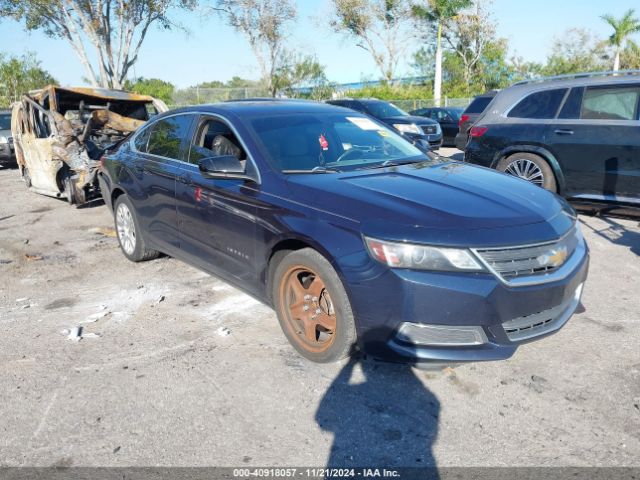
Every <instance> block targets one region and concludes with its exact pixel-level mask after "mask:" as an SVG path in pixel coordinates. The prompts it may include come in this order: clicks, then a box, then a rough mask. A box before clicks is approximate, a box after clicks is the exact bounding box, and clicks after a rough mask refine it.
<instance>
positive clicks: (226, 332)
mask: <svg viewBox="0 0 640 480" xmlns="http://www.w3.org/2000/svg"><path fill="white" fill-rule="evenodd" d="M216 333H217V334H218V335H220V336H221V337H227V336H229V335H231V330H229V329H228V328H227V327H220V328H218V330H216Z"/></svg>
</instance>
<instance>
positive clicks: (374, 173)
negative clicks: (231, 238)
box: [288, 161, 574, 246]
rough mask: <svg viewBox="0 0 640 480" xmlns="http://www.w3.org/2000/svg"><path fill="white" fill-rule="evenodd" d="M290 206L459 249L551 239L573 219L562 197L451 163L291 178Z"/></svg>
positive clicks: (371, 231) (367, 230)
mask: <svg viewBox="0 0 640 480" xmlns="http://www.w3.org/2000/svg"><path fill="white" fill-rule="evenodd" d="M288 183H289V186H290V188H291V193H292V195H293V197H294V200H295V201H296V202H298V203H302V204H305V205H307V206H308V207H310V208H313V209H316V210H317V212H321V214H329V215H335V216H338V217H341V218H346V219H350V220H352V221H355V222H357V223H359V224H360V230H361V233H363V234H364V235H370V236H375V237H377V238H381V239H387V240H401V241H417V242H424V243H433V244H446V245H452V246H456V245H460V246H490V245H511V244H513V245H518V244H525V243H536V242H543V241H547V240H551V239H555V238H557V237H558V236H560V235H562V234H563V233H564V232H566V231H567V230H568V229H569V228H570V227H571V225H572V224H573V222H574V219H573V217H572V213H573V212H572V210H571V208H570V207H568V206H567V204H566V202H564V200H561V199H560V198H559V197H557V196H556V195H554V194H552V193H550V192H548V191H546V190H543V189H542V188H540V187H537V186H535V185H533V184H531V183H529V182H526V181H524V180H521V179H518V178H515V177H511V176H508V175H505V174H502V173H498V172H496V171H494V170H489V169H486V168H482V167H476V166H472V165H468V164H464V163H458V162H440V161H428V162H423V163H419V164H411V165H404V166H399V167H388V168H381V169H373V170H359V171H355V172H348V173H338V174H315V175H291V176H290V177H289V179H288Z"/></svg>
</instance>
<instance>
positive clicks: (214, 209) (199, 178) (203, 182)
mask: <svg viewBox="0 0 640 480" xmlns="http://www.w3.org/2000/svg"><path fill="white" fill-rule="evenodd" d="M217 135H222V136H224V137H225V138H226V139H227V140H229V141H231V142H232V143H233V144H234V145H236V146H237V147H238V150H239V152H238V151H236V152H238V156H239V157H240V159H241V160H242V161H244V162H245V168H246V170H247V172H248V174H250V175H252V176H253V175H257V171H256V170H255V166H254V164H253V163H252V161H251V160H250V159H248V158H247V155H246V153H245V152H246V149H245V148H244V146H243V144H242V143H241V142H240V141H239V139H238V137H237V136H236V134H235V133H234V131H233V130H232V129H231V128H230V124H229V123H228V122H227V121H226V120H224V119H222V118H221V117H217V116H210V115H202V116H200V117H199V119H198V123H197V126H196V128H195V129H194V134H193V136H192V138H191V141H190V145H189V156H188V159H187V160H188V161H187V162H186V163H182V165H181V169H180V177H179V179H178V183H177V190H176V201H177V209H178V225H179V229H180V248H181V251H182V253H183V255H184V256H185V257H188V258H189V259H190V261H191V262H192V263H194V264H196V265H199V266H201V267H202V268H204V269H206V270H209V271H213V272H216V273H222V274H227V275H231V276H233V277H235V278H236V279H240V280H242V281H245V282H250V283H253V282H254V281H255V278H256V267H255V234H256V221H257V219H256V206H255V198H256V195H257V193H258V192H257V190H256V188H255V187H256V186H257V184H256V182H253V181H250V180H246V179H237V178H235V179H231V178H229V179H226V178H206V177H205V176H203V175H202V174H201V173H200V170H199V168H198V162H199V160H201V159H203V158H206V157H212V156H218V155H219V154H220V153H221V152H218V151H216V150H215V148H217V147H216V146H215V145H216V143H215V138H216V136H217ZM224 153H225V154H228V153H229V152H224Z"/></svg>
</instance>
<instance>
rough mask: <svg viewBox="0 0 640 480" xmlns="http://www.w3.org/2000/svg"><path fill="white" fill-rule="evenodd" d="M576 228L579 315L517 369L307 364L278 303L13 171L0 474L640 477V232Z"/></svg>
mask: <svg viewBox="0 0 640 480" xmlns="http://www.w3.org/2000/svg"><path fill="white" fill-rule="evenodd" d="M443 153H449V154H450V153H452V152H447V151H444V152H443ZM580 221H581V222H582V224H583V231H584V233H585V236H586V238H587V241H588V243H589V245H590V247H591V249H592V263H591V272H590V277H589V280H588V282H587V284H586V287H585V292H584V297H583V304H584V312H582V313H580V314H578V315H576V316H575V317H574V318H573V319H572V320H571V321H570V322H569V323H568V325H567V326H566V327H565V328H564V329H563V330H562V331H560V332H559V333H558V334H556V335H554V336H551V337H549V338H547V339H545V340H543V341H540V342H536V343H533V344H529V345H526V346H523V347H522V348H520V349H519V350H518V352H517V353H516V355H515V356H514V357H513V358H512V359H510V360H508V361H503V362H495V363H484V364H474V365H464V366H460V367H457V368H455V369H445V370H443V371H439V372H424V371H419V370H413V369H411V368H409V367H405V366H397V365H386V364H380V363H375V362H372V361H350V362H342V363H339V364H333V365H314V364H312V363H309V362H307V361H305V360H304V359H302V358H300V357H299V356H298V355H297V354H296V353H295V352H294V350H293V349H292V348H291V347H289V345H288V344H287V342H286V340H285V338H284V336H283V334H282V333H281V331H280V328H279V326H278V323H277V320H276V317H275V314H274V313H273V312H272V311H271V310H270V309H269V308H268V307H266V306H264V305H261V304H259V303H257V302H256V301H254V300H253V299H252V298H250V297H248V296H247V295H245V294H243V293H241V292H240V291H238V290H236V289H234V288H233V287H231V286H229V285H227V284H225V283H224V282H222V281H220V280H218V279H216V278H213V277H210V276H208V275H206V274H204V273H202V272H200V271H198V270H195V269H193V268H191V267H189V266H187V265H185V264H183V263H181V262H179V261H176V260H174V259H171V258H168V257H164V258H160V259H158V260H154V261H151V262H147V263H142V264H133V263H130V262H128V261H127V260H126V259H125V258H124V256H123V255H122V254H121V253H120V251H119V248H118V245H117V240H116V239H115V238H114V232H113V229H112V219H111V216H110V214H109V212H108V210H107V209H106V207H104V206H103V205H98V206H95V207H94V208H83V209H75V208H72V207H69V206H68V205H67V204H66V203H65V202H63V201H60V200H56V199H52V198H47V197H43V196H40V195H37V194H34V193H30V192H27V191H26V189H25V188H24V184H23V183H22V182H21V181H20V180H19V178H18V173H17V171H16V170H6V169H5V170H0V328H1V329H2V332H3V334H2V336H0V466H26V465H28V466H49V465H57V466H70V465H74V466H76V465H82V466H150V465H153V466H159V465H162V466H170V465H171V466H216V465H226V466H251V465H256V466H258V465H259V466H268V465H272V466H284V465H309V466H323V465H327V464H328V463H330V464H340V465H343V466H350V465H360V466H363V465H365V466H367V465H387V466H389V465H394V466H425V465H433V464H436V465H438V466H503V465H513V466H587V465H597V466H640V328H639V326H640V300H639V298H638V292H639V291H640V288H639V287H640V261H639V259H640V257H639V255H640V229H639V228H638V221H637V220H635V221H631V220H621V219H609V218H596V217H585V216H581V218H580ZM83 322H86V323H83ZM76 326H82V327H83V334H85V337H84V338H83V339H82V340H81V341H79V342H74V341H72V340H70V339H68V338H67V331H68V330H70V329H72V328H73V327H76ZM221 329H222V330H221ZM225 329H226V330H225ZM63 332H64V333H63ZM225 333H228V334H226V335H225ZM87 334H89V335H87ZM90 334H97V335H99V336H92V335H90Z"/></svg>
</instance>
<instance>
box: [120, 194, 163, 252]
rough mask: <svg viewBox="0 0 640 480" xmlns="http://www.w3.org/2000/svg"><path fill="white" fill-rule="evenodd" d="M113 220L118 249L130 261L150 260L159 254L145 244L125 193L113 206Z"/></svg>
mask: <svg viewBox="0 0 640 480" xmlns="http://www.w3.org/2000/svg"><path fill="white" fill-rule="evenodd" d="M114 212H115V215H114V217H115V218H114V220H115V227H116V234H117V237H118V243H120V249H121V250H122V253H124V256H125V257H127V258H128V259H129V260H131V261H132V262H142V261H145V260H152V259H154V258H156V257H157V256H158V255H159V252H157V251H156V250H151V249H148V248H147V247H146V246H145V243H144V239H143V238H142V234H141V233H142V232H141V231H140V227H139V224H138V219H137V217H136V214H135V210H134V209H133V205H132V204H131V201H130V200H129V198H128V197H127V196H126V195H120V196H119V197H118V199H117V200H116V204H115V206H114Z"/></svg>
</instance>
